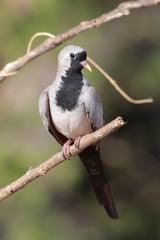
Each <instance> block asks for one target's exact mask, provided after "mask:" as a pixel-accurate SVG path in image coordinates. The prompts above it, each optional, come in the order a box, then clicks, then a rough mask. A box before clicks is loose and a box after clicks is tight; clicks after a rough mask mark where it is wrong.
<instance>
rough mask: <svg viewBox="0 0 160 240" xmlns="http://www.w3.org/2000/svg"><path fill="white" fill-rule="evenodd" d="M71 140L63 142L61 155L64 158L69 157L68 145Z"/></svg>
mask: <svg viewBox="0 0 160 240" xmlns="http://www.w3.org/2000/svg"><path fill="white" fill-rule="evenodd" d="M72 142H73V141H72V140H71V139H69V140H68V141H67V142H65V144H64V145H63V147H62V154H63V157H64V158H66V159H69V157H70V155H71V153H70V145H71V143H72Z"/></svg>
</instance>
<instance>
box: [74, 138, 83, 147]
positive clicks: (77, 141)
mask: <svg viewBox="0 0 160 240" xmlns="http://www.w3.org/2000/svg"><path fill="white" fill-rule="evenodd" d="M81 137H82V136H79V137H78V138H77V139H76V140H75V142H74V146H75V147H76V148H79V146H80V140H81Z"/></svg>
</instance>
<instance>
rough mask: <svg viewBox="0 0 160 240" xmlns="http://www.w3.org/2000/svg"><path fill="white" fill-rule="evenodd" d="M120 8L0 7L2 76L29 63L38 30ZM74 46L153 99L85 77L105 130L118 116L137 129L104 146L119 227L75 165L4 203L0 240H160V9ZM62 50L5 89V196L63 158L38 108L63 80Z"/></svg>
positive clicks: (0, 95)
mask: <svg viewBox="0 0 160 240" xmlns="http://www.w3.org/2000/svg"><path fill="white" fill-rule="evenodd" d="M120 2H122V1H118V0H117V1H116V0H114V1H113V0H112V1H111V0H110V1H105V0H99V1H96V0H85V1H84V0H81V1H73V0H68V1H62V0H60V1H55V0H45V1H42V0H41V1H40V0H39V1H37V0H35V1H32V0H23V1H21V0H1V2H0V19H1V27H0V68H3V67H4V65H5V64H6V63H8V62H11V61H14V60H16V59H17V58H19V57H21V56H22V55H24V54H25V52H26V48H27V44H28V41H29V39H30V38H31V36H32V35H33V34H35V33H36V32H42V31H45V32H50V33H53V34H55V35H57V34H59V33H62V32H64V31H66V30H68V29H70V28H71V27H74V26H75V25H77V24H78V23H79V22H81V21H84V20H90V19H92V18H95V17H97V16H99V15H101V14H103V13H105V12H108V11H111V10H112V9H114V8H115V7H116V6H117V5H118V4H119V3H120ZM44 39H45V38H44V37H40V38H39V39H37V40H36V41H35V43H34V46H36V45H38V44H40V43H41V42H42V41H43V40H44ZM67 44H76V45H80V46H82V47H83V48H85V49H86V50H87V52H88V55H89V56H90V57H91V58H93V59H94V60H95V61H96V62H97V63H98V64H100V66H101V67H103V68H104V69H105V70H106V71H107V72H108V73H109V74H110V75H111V76H112V77H113V78H114V79H115V80H116V81H117V82H118V84H119V85H120V86H121V87H122V89H123V90H124V91H126V92H127V93H128V94H129V95H130V96H131V97H133V98H135V99H140V98H148V97H152V98H153V99H154V102H153V103H152V104H144V105H133V104H131V103H129V102H127V101H126V100H125V99H123V97H122V96H120V94H119V93H118V92H116V91H115V89H114V88H113V87H112V86H111V85H110V84H109V83H108V81H107V80H106V79H105V78H104V77H103V76H102V75H101V74H100V73H99V72H98V71H97V70H96V69H94V67H93V73H92V74H91V73H89V72H87V71H86V70H84V71H83V73H84V75H85V76H86V77H87V79H88V81H89V82H90V83H91V84H92V85H94V86H95V87H96V89H97V90H98V92H99V94H100V96H101V99H102V102H103V106H104V111H105V118H106V122H108V121H111V120H112V119H114V118H115V117H117V116H119V115H120V116H123V117H124V119H125V121H127V122H128V123H127V125H125V126H124V127H123V128H121V129H119V130H118V131H116V132H115V133H113V134H112V135H110V136H108V137H107V138H105V139H104V140H103V142H102V147H101V148H102V157H103V162H104V166H105V172H106V174H107V176H108V180H109V183H110V187H111V189H112V192H113V195H114V198H115V202H116V206H117V210H118V212H119V216H120V219H119V220H117V221H115V220H112V219H110V218H109V217H108V216H107V214H106V212H105V211H104V209H103V207H101V206H99V205H98V203H97V201H96V199H95V196H94V193H93V191H92V188H91V185H90V180H89V178H88V175H87V173H86V171H85V169H84V168H83V166H82V164H81V162H80V161H79V159H78V158H76V157H75V158H73V159H72V160H70V161H65V162H64V163H63V164H60V165H59V166H57V167H56V168H54V169H53V170H52V171H50V172H49V173H47V174H46V175H45V176H44V177H41V178H38V179H37V180H35V181H34V182H32V183H30V184H29V185H28V186H26V187H25V188H24V189H22V190H20V191H19V192H17V193H16V194H14V195H13V196H11V197H9V198H8V199H6V200H4V201H3V202H1V204H0V239H1V240H13V239H16V240H22V239H23V240H28V239H30V240H41V239H47V240H51V239H56V240H63V239H65V240H70V239H76V240H80V239H84V240H90V239H92V240H94V239H100V240H101V239H102V240H103V239H109V240H115V239H118V240H132V239H136V240H139V239H140V240H141V239H145V240H150V239H154V240H157V239H160V124H159V123H160V106H159V105H160V6H155V7H150V8H142V9H137V10H132V11H131V14H130V15H129V16H126V17H123V18H120V19H117V20H114V21H111V22H109V23H107V24H105V25H102V26H100V27H99V28H96V29H92V30H91V31H87V32H84V33H81V34H80V35H78V36H76V37H75V38H74V39H72V40H70V41H69V42H67ZM62 47H63V46H62V45H61V46H59V47H57V48H56V49H54V50H53V51H50V52H48V53H46V54H44V55H43V56H41V57H39V58H37V59H35V60H34V61H32V62H30V63H29V64H27V65H26V66H25V67H24V68H23V69H22V70H21V71H20V72H19V73H18V74H17V75H15V76H13V77H10V78H7V79H6V80H5V81H4V82H3V83H2V84H1V85H0V112H1V114H0V187H1V188H3V187H4V186H7V185H8V184H9V183H11V182H13V181H14V180H16V179H17V178H18V177H20V176H21V175H23V174H24V173H25V172H26V171H27V170H28V168H29V167H31V166H32V167H36V166H37V165H39V164H40V163H42V162H43V161H44V160H47V159H48V158H49V157H50V156H52V155H53V154H54V153H56V152H57V151H60V150H61V147H60V146H59V145H58V144H57V143H56V142H55V140H54V139H53V138H52V136H50V134H49V133H48V132H47V131H46V130H45V128H44V127H43V125H42V122H41V119H40V117H39V114H38V106H37V105H38V97H39V94H40V93H41V91H42V90H43V89H44V88H45V87H46V86H48V85H49V84H50V83H51V82H52V81H53V79H54V76H55V72H56V65H57V54H58V52H59V51H60V50H61V49H62Z"/></svg>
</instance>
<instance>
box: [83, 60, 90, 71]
mask: <svg viewBox="0 0 160 240" xmlns="http://www.w3.org/2000/svg"><path fill="white" fill-rule="evenodd" d="M81 64H82V66H83V67H84V68H86V69H87V70H88V71H90V72H92V68H91V67H90V66H89V64H88V63H87V62H86V61H83V62H81Z"/></svg>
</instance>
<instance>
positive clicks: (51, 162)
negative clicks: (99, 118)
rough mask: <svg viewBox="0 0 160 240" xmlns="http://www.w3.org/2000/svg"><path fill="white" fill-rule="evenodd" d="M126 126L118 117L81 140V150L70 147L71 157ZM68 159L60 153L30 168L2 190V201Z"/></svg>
mask: <svg viewBox="0 0 160 240" xmlns="http://www.w3.org/2000/svg"><path fill="white" fill-rule="evenodd" d="M124 124H125V122H124V121H123V119H122V118H121V117H117V118H116V119H114V120H113V121H111V122H110V123H108V124H107V125H105V126H104V127H102V128H101V129H99V130H98V131H96V132H94V133H92V134H88V135H86V136H84V137H83V138H82V139H81V142H80V149H77V148H75V147H74V145H73V146H71V147H70V152H71V157H72V156H75V155H77V154H79V153H80V152H81V151H82V150H83V149H85V148H86V147H88V146H90V145H92V144H94V143H96V142H97V141H99V140H101V139H102V138H104V137H105V136H107V135H109V134H111V133H112V132H114V131H116V130H117V129H118V128H120V127H122V126H123V125H124ZM65 160H66V159H65V158H64V157H63V155H62V153H61V152H59V153H57V154H55V155H54V156H52V157H51V158H50V159H48V160H47V161H45V162H43V163H42V164H40V165H39V166H38V167H36V168H32V167H30V168H29V170H28V171H27V172H26V173H25V174H24V175H23V176H22V177H20V178H19V179H17V180H16V181H14V182H13V183H11V184H10V185H8V186H6V187H4V188H2V189H0V201H2V200H4V199H5V198H7V197H9V196H10V195H12V194H13V193H15V192H17V191H18V190H20V189H21V188H23V187H25V186H26V185H27V184H29V183H30V182H32V181H33V180H34V179H36V178H38V177H40V176H43V175H45V174H46V173H47V172H48V171H49V170H51V169H52V168H54V167H56V166H57V165H58V164H60V163H62V162H63V161H65Z"/></svg>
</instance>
